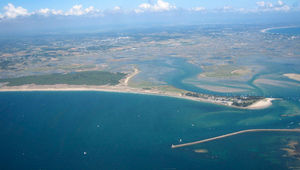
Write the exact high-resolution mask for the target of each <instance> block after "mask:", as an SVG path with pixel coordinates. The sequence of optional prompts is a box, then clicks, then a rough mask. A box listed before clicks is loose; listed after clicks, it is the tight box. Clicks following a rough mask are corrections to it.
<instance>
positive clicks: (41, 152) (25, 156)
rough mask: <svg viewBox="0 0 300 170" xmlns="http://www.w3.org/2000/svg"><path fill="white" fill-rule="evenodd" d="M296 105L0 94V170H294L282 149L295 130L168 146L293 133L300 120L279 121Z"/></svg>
mask: <svg viewBox="0 0 300 170" xmlns="http://www.w3.org/2000/svg"><path fill="white" fill-rule="evenodd" d="M293 105H295V106H296V105H299V101H291V102H288V104H286V103H285V102H284V101H275V103H274V105H273V106H272V107H270V108H268V109H264V110H256V111H255V110H252V111H251V110H241V109H233V108H228V107H224V106H217V105H213V104H208V103H200V102H195V101H188V100H183V99H176V98H170V97H161V96H150V95H137V94H125V93H106V92H2V93H0V129H1V130H0V136H1V140H0V150H1V156H0V169H287V168H288V167H290V166H296V165H298V166H299V164H297V162H295V159H294V158H290V157H284V156H283V155H284V154H286V153H285V151H283V150H282V149H281V148H282V147H285V146H286V144H287V142H288V141H290V140H298V141H299V140H300V137H299V134H297V133H293V132H289V133H286V132H258V133H249V134H242V135H237V136H232V137H228V138H224V139H219V140H216V141H211V142H208V143H204V144H198V145H194V146H190V147H185V148H177V149H171V145H172V144H179V143H181V142H180V141H182V143H184V142H191V141H195V140H201V139H205V138H209V137H214V136H218V135H222V134H226V133H231V132H234V131H239V130H244V129H251V128H294V127H297V126H299V123H300V118H299V116H297V117H282V116H281V114H282V113H283V112H287V109H293V107H292V106H293ZM286 106H288V108H287V107H286ZM291 122H293V123H291ZM195 149H205V150H207V153H196V152H195V151H194V150H195ZM298 163H299V161H298ZM295 164H296V165H295Z"/></svg>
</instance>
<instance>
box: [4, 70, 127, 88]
mask: <svg viewBox="0 0 300 170" xmlns="http://www.w3.org/2000/svg"><path fill="white" fill-rule="evenodd" d="M125 76H126V74H125V73H111V72H106V71H84V72H72V73H67V74H62V73H55V74H49V75H34V76H24V77H18V78H8V79H0V82H7V84H6V85H7V86H20V85H25V84H36V85H55V84H69V85H107V84H109V85H116V84H119V81H120V80H121V79H123V78H124V77H125Z"/></svg>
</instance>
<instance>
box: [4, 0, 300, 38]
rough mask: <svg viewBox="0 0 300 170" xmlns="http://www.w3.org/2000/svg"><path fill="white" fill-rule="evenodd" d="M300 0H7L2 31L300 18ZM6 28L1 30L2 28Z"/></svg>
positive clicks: (281, 20) (245, 21)
mask: <svg viewBox="0 0 300 170" xmlns="http://www.w3.org/2000/svg"><path fill="white" fill-rule="evenodd" d="M298 16H300V0H1V1H0V31H2V32H3V31H4V32H5V31H11V30H19V31H20V30H22V29H21V28H24V29H23V30H26V28H27V29H28V30H35V29H37V28H46V27H47V28H53V29H54V28H55V27H56V28H67V27H69V28H70V27H71V26H72V28H75V27H79V26H80V27H82V26H85V27H87V26H89V27H92V26H93V27H95V26H96V25H97V26H98V27H99V26H100V25H101V26H104V25H130V24H131V25H139V24H141V25H145V24H148V25H155V24H158V23H159V24H162V23H164V24H173V25H174V24H199V23H259V22H260V23H264V22H277V23H280V22H287V21H288V22H291V23H293V22H294V23H296V24H298V23H299V20H300V19H299V18H300V17H298ZM0 34H1V32H0Z"/></svg>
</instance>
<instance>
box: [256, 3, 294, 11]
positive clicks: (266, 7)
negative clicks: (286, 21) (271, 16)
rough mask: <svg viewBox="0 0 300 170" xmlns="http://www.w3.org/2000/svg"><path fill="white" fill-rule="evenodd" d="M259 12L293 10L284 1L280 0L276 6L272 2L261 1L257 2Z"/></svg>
mask: <svg viewBox="0 0 300 170" xmlns="http://www.w3.org/2000/svg"><path fill="white" fill-rule="evenodd" d="M256 5H257V6H258V10H259V11H289V10H290V9H291V8H290V7H289V6H288V5H287V4H285V3H284V2H283V1H281V0H279V1H277V3H276V4H273V3H271V2H265V1H259V2H256Z"/></svg>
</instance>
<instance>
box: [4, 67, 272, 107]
mask: <svg viewBox="0 0 300 170" xmlns="http://www.w3.org/2000/svg"><path fill="white" fill-rule="evenodd" d="M139 72H140V71H139V70H138V69H137V68H134V69H133V72H131V73H128V74H127V73H110V72H104V71H86V72H75V73H68V74H52V75H41V76H26V77H20V78H11V79H0V83H2V86H0V92H8V91H104V92H121V93H136V94H147V95H160V96H169V97H175V98H182V99H187V100H193V101H200V102H207V103H213V104H218V105H224V106H229V107H235V108H242V109H263V108H267V107H269V106H270V105H272V102H271V101H272V100H274V99H272V98H262V97H257V96H238V97H233V96H232V97H228V96H226V97H225V96H217V95H208V94H202V93H195V92H190V91H186V90H182V89H177V88H173V89H176V90H168V89H162V88H160V87H159V86H153V87H151V88H137V87H130V86H129V85H128V83H129V81H130V79H132V78H133V77H134V76H136V75H137V74H138V73H139ZM60 82H61V83H60Z"/></svg>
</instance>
